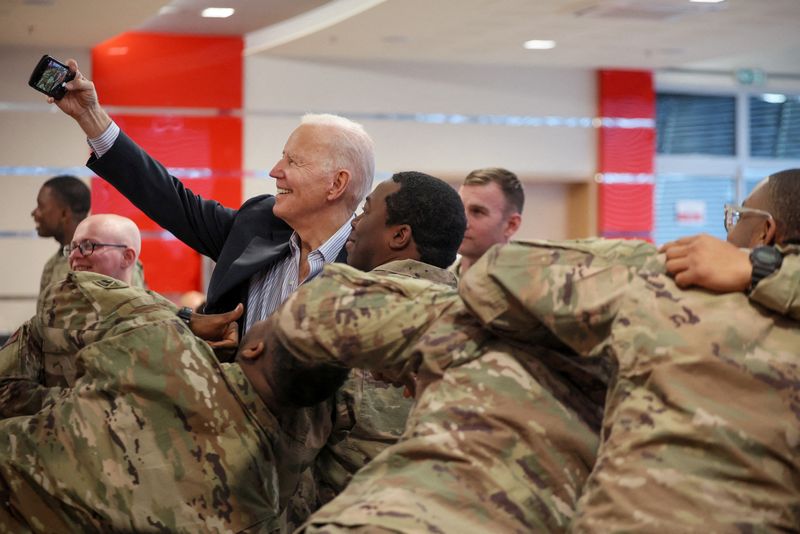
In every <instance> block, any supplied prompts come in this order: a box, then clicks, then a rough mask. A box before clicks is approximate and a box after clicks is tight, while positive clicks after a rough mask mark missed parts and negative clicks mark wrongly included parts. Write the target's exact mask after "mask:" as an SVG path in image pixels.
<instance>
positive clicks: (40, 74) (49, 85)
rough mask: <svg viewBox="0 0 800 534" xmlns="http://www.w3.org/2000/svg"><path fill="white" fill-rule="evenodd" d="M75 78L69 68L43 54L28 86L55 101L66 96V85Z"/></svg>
mask: <svg viewBox="0 0 800 534" xmlns="http://www.w3.org/2000/svg"><path fill="white" fill-rule="evenodd" d="M73 78H75V73H74V72H72V71H71V70H69V67H67V66H66V65H64V64H63V63H61V62H60V61H58V60H57V59H55V58H52V57H50V56H48V55H47V54H45V55H44V56H42V59H40V60H39V63H37V64H36V68H34V69H33V73H31V78H30V80H28V85H30V86H31V87H33V88H34V89H36V90H37V91H40V92H42V93H44V94H46V95H47V96H50V97H53V98H54V99H56V100H61V99H62V98H64V95H65V94H67V89H66V87H64V86H65V85H66V83H67V82H68V81H70V80H72V79H73Z"/></svg>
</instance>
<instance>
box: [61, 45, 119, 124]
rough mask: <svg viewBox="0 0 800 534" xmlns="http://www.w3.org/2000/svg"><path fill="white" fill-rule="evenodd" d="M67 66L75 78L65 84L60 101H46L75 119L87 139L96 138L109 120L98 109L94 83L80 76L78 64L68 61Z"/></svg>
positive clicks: (98, 104)
mask: <svg viewBox="0 0 800 534" xmlns="http://www.w3.org/2000/svg"><path fill="white" fill-rule="evenodd" d="M67 66H68V67H69V70H71V71H72V72H74V73H75V78H74V79H72V80H70V81H69V82H67V84H66V88H67V93H66V94H65V95H64V98H62V99H61V100H55V99H54V98H52V97H50V98H48V99H47V101H48V102H50V103H51V104H55V105H56V106H58V108H59V109H60V110H61V111H63V112H64V113H66V114H67V115H69V116H70V117H72V118H73V119H75V120H76V121H77V122H78V124H79V125H80V126H81V128H82V129H83V131H84V132H85V133H86V136H87V137H98V136H99V135H100V134H102V133H103V132H104V131H105V130H106V128H108V126H109V125H110V124H111V118H110V117H109V116H108V114H107V113H106V112H105V111H104V110H103V109H102V108H101V107H100V103H99V102H98V100H97V91H95V88H94V83H92V82H91V81H90V80H88V79H87V78H86V77H85V76H84V75H83V74H81V71H80V70H78V63H77V62H76V61H75V60H74V59H69V60H67Z"/></svg>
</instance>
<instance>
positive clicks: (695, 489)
mask: <svg viewBox="0 0 800 534" xmlns="http://www.w3.org/2000/svg"><path fill="white" fill-rule="evenodd" d="M759 286H760V284H759ZM459 289H460V293H461V295H462V297H463V299H464V301H465V302H466V303H467V305H468V306H469V307H470V309H471V310H472V311H473V312H474V313H475V314H476V316H478V317H479V318H480V320H481V322H482V323H483V324H485V325H486V326H487V327H488V328H490V329H491V330H492V331H494V332H496V333H499V334H500V335H502V336H503V337H504V338H506V339H513V340H515V341H524V342H525V343H535V344H541V345H545V346H546V345H552V344H560V343H563V344H566V345H568V346H569V347H570V348H571V349H572V350H573V351H574V353H575V354H576V355H578V356H579V357H583V358H597V357H600V358H608V359H610V360H612V361H613V363H614V366H615V367H617V371H616V373H615V376H613V380H612V381H611V384H610V388H609V393H608V397H607V402H606V407H605V413H604V420H603V434H602V442H601V446H600V450H599V452H598V458H597V463H596V466H595V468H594V469H593V471H592V474H591V476H590V477H589V479H588V481H587V483H586V486H585V487H584V489H583V495H582V496H581V498H580V501H579V503H578V508H577V512H576V518H575V520H574V521H573V523H572V526H571V528H572V530H573V531H575V532H620V531H637V532H700V531H703V532H762V531H776V530H783V531H792V530H796V528H797V525H798V524H800V430H798V428H800V426H799V425H798V423H799V421H798V419H800V416H798V414H800V398H799V396H800V367H798V364H797V347H800V328H798V324H797V323H796V322H794V321H792V320H789V319H787V318H786V317H783V316H779V315H778V314H775V313H772V312H770V311H768V310H767V309H766V308H763V307H761V306H759V305H757V304H753V303H751V302H749V301H748V298H747V296H745V295H744V294H729V295H713V294H710V293H708V292H706V291H703V290H688V291H683V290H680V289H679V288H678V287H677V286H676V285H675V283H674V281H673V280H672V279H671V278H670V277H669V276H667V275H666V274H665V270H664V264H663V256H659V255H657V254H656V250H655V249H654V248H653V247H652V246H651V245H649V244H647V243H642V242H635V241H612V240H608V241H604V240H586V241H576V242H566V243H546V242H538V243H531V244H513V245H508V246H506V247H502V248H493V249H490V251H489V252H487V254H486V255H485V256H484V257H483V258H482V259H481V260H480V261H479V262H478V263H476V264H475V265H474V266H473V267H472V268H471V269H470V271H469V272H468V273H467V274H466V276H465V277H464V278H463V279H462V280H461V285H460V286H459Z"/></svg>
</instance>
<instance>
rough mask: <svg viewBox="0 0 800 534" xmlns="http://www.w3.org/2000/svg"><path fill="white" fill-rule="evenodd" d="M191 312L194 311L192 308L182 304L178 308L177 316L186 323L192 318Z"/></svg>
mask: <svg viewBox="0 0 800 534" xmlns="http://www.w3.org/2000/svg"><path fill="white" fill-rule="evenodd" d="M192 313H194V310H192V309H191V308H190V307H188V306H184V307H183V308H181V309H180V310H178V317H180V318H181V320H182V321H183V322H184V323H186V324H187V325H188V324H189V323H190V322H191V320H192Z"/></svg>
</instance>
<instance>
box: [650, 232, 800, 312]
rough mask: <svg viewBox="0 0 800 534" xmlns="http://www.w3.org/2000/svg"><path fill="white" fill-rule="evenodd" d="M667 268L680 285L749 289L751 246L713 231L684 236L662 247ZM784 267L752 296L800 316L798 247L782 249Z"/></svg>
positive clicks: (728, 290) (718, 289) (722, 290)
mask: <svg viewBox="0 0 800 534" xmlns="http://www.w3.org/2000/svg"><path fill="white" fill-rule="evenodd" d="M661 251H662V252H664V253H665V254H666V257H667V261H666V267H667V271H668V272H669V273H670V274H672V275H673V276H674V277H675V283H676V284H678V285H679V286H680V287H691V286H698V287H702V288H705V289H708V290H710V291H714V292H716V293H731V292H744V291H747V290H748V289H750V280H751V277H752V273H753V266H752V264H751V263H750V254H749V251H748V250H745V249H740V248H737V247H736V246H735V245H732V244H730V243H728V242H726V241H722V240H720V239H717V238H715V237H711V236H710V235H706V234H701V235H697V236H691V237H684V238H682V239H678V240H677V241H673V242H671V243H667V244H665V245H664V246H662V247H661ZM783 252H784V254H785V256H784V260H783V263H782V264H781V268H780V269H779V270H778V271H777V272H775V273H773V274H771V275H770V276H767V277H766V278H764V279H763V280H761V281H760V282H759V283H758V284H757V285H756V286H755V287H754V288H752V290H751V291H750V293H749V295H750V300H752V301H753V302H758V303H759V304H761V305H762V306H765V307H767V308H769V309H770V310H772V311H775V312H778V313H780V314H783V315H787V316H789V317H792V318H795V319H798V318H800V256H798V247H795V246H789V247H786V248H785V249H784V250H783Z"/></svg>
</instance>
